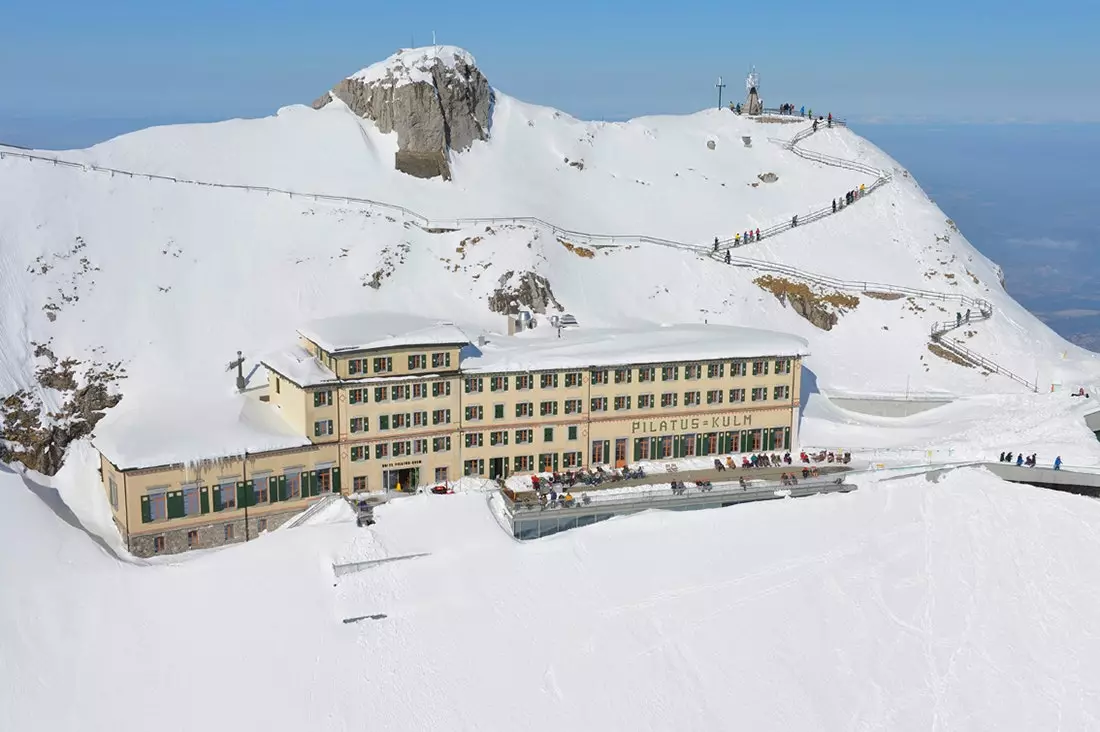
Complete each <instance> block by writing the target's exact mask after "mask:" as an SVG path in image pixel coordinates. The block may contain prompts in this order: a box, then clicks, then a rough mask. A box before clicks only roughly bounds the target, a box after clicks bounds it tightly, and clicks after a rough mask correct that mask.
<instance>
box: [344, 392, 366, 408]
mask: <svg viewBox="0 0 1100 732" xmlns="http://www.w3.org/2000/svg"><path fill="white" fill-rule="evenodd" d="M365 394H366V390H365V389H348V404H366V399H364V398H363V397H364V395H365Z"/></svg>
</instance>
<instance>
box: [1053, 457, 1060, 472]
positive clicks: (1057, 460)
mask: <svg viewBox="0 0 1100 732" xmlns="http://www.w3.org/2000/svg"><path fill="white" fill-rule="evenodd" d="M1054 469H1055V470H1061V469H1062V456H1061V455H1059V456H1058V457H1056V458H1054Z"/></svg>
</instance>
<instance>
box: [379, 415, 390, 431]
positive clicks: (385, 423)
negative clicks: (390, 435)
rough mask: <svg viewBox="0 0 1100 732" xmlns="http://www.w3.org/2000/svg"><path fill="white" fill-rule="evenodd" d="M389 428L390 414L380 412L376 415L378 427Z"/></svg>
mask: <svg viewBox="0 0 1100 732" xmlns="http://www.w3.org/2000/svg"><path fill="white" fill-rule="evenodd" d="M389 428H390V415H388V414H380V415H378V429H380V430H388V429H389Z"/></svg>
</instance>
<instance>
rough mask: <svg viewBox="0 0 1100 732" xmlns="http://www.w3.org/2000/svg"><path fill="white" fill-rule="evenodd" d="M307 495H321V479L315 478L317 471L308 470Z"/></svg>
mask: <svg viewBox="0 0 1100 732" xmlns="http://www.w3.org/2000/svg"><path fill="white" fill-rule="evenodd" d="M309 495H311V496H319V495H321V481H319V480H317V471H316V470H311V471H309Z"/></svg>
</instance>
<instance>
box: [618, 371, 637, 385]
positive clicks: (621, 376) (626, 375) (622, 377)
mask: <svg viewBox="0 0 1100 732" xmlns="http://www.w3.org/2000/svg"><path fill="white" fill-rule="evenodd" d="M633 378H634V374H633V372H632V370H631V369H615V383H616V384H629V383H630V382H631V380H632V379H633Z"/></svg>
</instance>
